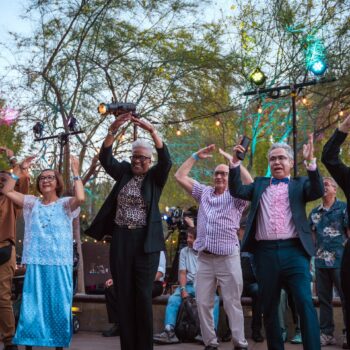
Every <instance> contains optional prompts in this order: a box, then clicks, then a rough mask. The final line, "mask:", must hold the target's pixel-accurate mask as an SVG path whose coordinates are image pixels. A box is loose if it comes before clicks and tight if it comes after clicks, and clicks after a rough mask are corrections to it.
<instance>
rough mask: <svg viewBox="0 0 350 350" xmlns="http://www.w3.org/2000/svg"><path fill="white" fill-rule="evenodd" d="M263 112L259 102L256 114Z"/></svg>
mask: <svg viewBox="0 0 350 350" xmlns="http://www.w3.org/2000/svg"><path fill="white" fill-rule="evenodd" d="M262 112H263V109H262V107H261V102H259V106H258V113H262Z"/></svg>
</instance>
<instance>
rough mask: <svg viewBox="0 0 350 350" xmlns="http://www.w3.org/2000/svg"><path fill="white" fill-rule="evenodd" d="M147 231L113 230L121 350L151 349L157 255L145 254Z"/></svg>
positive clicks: (113, 264) (113, 254)
mask: <svg viewBox="0 0 350 350" xmlns="http://www.w3.org/2000/svg"><path fill="white" fill-rule="evenodd" d="M145 236H146V230H144V229H136V230H128V229H121V228H115V229H114V232H113V237H112V243H111V249H110V267H111V272H112V278H113V281H114V282H115V283H116V284H117V286H118V287H117V297H118V311H119V324H120V345H121V349H122V350H152V349H153V315H152V286H153V280H154V277H155V275H156V272H157V267H158V263H159V252H156V253H150V254H145V253H144V249H143V246H144V241H145Z"/></svg>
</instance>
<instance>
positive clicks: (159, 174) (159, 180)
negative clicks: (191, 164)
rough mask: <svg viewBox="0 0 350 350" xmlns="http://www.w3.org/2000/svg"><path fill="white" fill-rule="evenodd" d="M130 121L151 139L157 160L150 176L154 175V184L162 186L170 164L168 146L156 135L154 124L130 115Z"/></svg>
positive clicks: (166, 177)
mask: <svg viewBox="0 0 350 350" xmlns="http://www.w3.org/2000/svg"><path fill="white" fill-rule="evenodd" d="M131 121H132V122H133V123H134V124H135V125H137V126H138V127H140V128H141V129H143V130H145V131H147V132H148V133H149V134H150V136H151V137H152V139H153V142H154V145H155V147H156V150H157V155H158V162H157V164H156V165H155V166H154V167H153V168H152V176H153V177H154V180H155V182H156V184H157V185H158V186H159V187H163V186H164V185H165V183H166V180H167V179H168V174H169V172H170V169H171V166H172V162H171V158H170V153H169V151H168V148H167V147H166V145H165V144H164V143H163V141H162V139H161V138H160V136H159V135H158V133H157V130H156V128H155V127H154V125H152V124H151V123H148V122H146V121H145V120H142V119H139V118H136V117H131Z"/></svg>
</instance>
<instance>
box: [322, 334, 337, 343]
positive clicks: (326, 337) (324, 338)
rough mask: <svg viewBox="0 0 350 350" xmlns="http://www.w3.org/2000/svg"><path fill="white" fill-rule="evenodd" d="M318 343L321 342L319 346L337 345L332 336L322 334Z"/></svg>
mask: <svg viewBox="0 0 350 350" xmlns="http://www.w3.org/2000/svg"><path fill="white" fill-rule="evenodd" d="M320 341H321V346H327V345H335V344H336V343H337V341H336V339H335V337H334V336H333V335H328V334H324V333H321V337H320Z"/></svg>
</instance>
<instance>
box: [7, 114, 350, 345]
mask: <svg viewBox="0 0 350 350" xmlns="http://www.w3.org/2000/svg"><path fill="white" fill-rule="evenodd" d="M126 123H132V124H134V125H135V126H137V127H139V128H142V129H143V130H144V131H145V132H147V133H148V134H149V136H150V138H151V139H152V140H153V142H154V146H155V150H156V153H157V162H156V163H155V164H154V165H153V164H152V163H153V159H152V158H153V153H154V152H153V151H154V149H153V146H151V145H150V144H149V143H148V142H146V141H144V140H141V139H138V140H136V141H134V142H133V144H132V153H131V157H130V162H128V161H119V160H117V159H116V158H115V157H114V156H113V152H112V151H113V143H114V141H115V137H116V135H117V134H118V133H119V132H120V129H121V128H122V127H124V126H125V124H126ZM349 132H350V116H349V117H347V118H346V119H345V121H344V122H343V123H342V124H341V125H340V126H339V128H338V129H337V130H336V131H335V132H334V134H333V136H332V137H331V138H330V140H329V141H328V142H327V143H326V145H325V147H324V149H323V153H322V162H323V163H324V164H325V166H326V168H327V169H328V171H329V173H330V175H331V176H332V177H322V176H321V174H320V172H319V170H318V166H317V162H316V159H315V158H314V146H313V136H312V135H310V136H309V139H308V143H307V144H305V145H304V146H303V157H304V163H305V167H306V170H307V176H297V177H293V176H292V175H291V171H292V169H293V151H292V149H291V147H290V146H289V145H287V144H285V143H275V144H273V145H272V146H271V148H270V149H269V151H268V154H267V157H268V162H269V167H270V170H271V176H270V177H266V176H265V177H256V178H255V179H253V178H252V177H251V175H250V174H249V172H248V170H247V169H246V168H245V167H243V165H242V164H241V160H240V159H239V158H238V156H237V153H239V152H240V153H244V152H245V151H246V149H245V148H244V147H243V146H242V145H241V144H237V145H236V146H235V147H234V148H233V152H232V154H228V153H226V152H224V151H222V150H219V152H220V153H221V154H222V155H223V156H224V157H225V159H226V161H227V163H225V164H219V165H217V166H216V167H215V169H214V171H213V183H212V185H211V186H208V185H204V184H201V183H199V182H198V181H197V180H195V179H193V178H191V177H190V176H189V174H190V172H191V168H192V167H193V166H194V165H195V164H196V163H197V162H199V161H205V160H206V159H207V158H210V157H212V154H213V152H215V151H216V147H215V145H214V144H212V145H209V146H207V147H205V148H202V149H200V150H198V151H196V152H194V153H193V154H192V155H191V156H190V157H189V158H188V159H187V160H186V161H185V162H184V163H183V164H182V165H181V166H180V167H179V168H178V169H177V171H176V173H175V179H176V181H177V182H178V184H179V185H180V186H181V187H182V188H183V189H184V190H185V191H186V192H187V193H188V194H189V195H190V196H191V197H193V198H194V199H195V200H196V201H197V203H198V216H197V223H196V226H195V227H194V225H190V226H192V227H190V228H189V229H188V232H187V246H186V247H185V248H183V249H182V250H181V252H180V261H179V278H178V283H179V287H178V288H177V289H176V290H175V292H174V293H173V294H172V295H171V296H170V297H169V301H168V305H167V307H166V313H165V322H164V331H163V332H161V333H160V334H154V333H153V318H152V317H153V316H152V297H154V296H155V295H159V294H160V293H162V291H163V288H162V281H163V279H164V275H165V266H164V261H165V257H164V251H165V242H164V234H163V225H162V217H161V212H160V209H159V200H160V196H161V193H162V190H163V188H164V186H165V184H166V182H167V179H168V175H169V172H170V169H171V166H172V162H171V157H170V153H169V151H168V148H167V146H166V145H165V143H164V142H163V141H162V139H161V137H160V136H159V134H158V133H157V130H156V129H155V127H154V125H152V124H150V123H148V122H146V121H143V120H142V119H139V118H136V117H134V116H133V115H132V114H131V113H125V114H122V115H119V116H118V118H116V120H115V121H114V122H113V123H112V124H111V126H110V127H109V131H108V134H107V136H106V138H105V140H104V141H103V144H102V147H101V149H100V153H99V161H100V164H101V166H102V167H103V168H104V169H105V171H106V172H107V173H108V174H109V175H110V176H111V177H112V178H113V180H114V181H115V184H114V186H113V188H112V190H111V192H110V194H109V195H108V197H107V198H106V200H105V202H104V203H103V205H102V207H101V209H100V210H99V212H98V213H97V215H96V217H95V218H94V220H93V222H92V223H91V225H90V227H89V228H88V229H87V230H86V234H88V235H89V236H91V237H93V238H94V239H97V240H101V239H103V237H104V236H106V235H110V236H111V237H112V238H111V245H110V270H111V274H112V279H111V280H110V281H108V282H107V284H106V293H108V295H107V294H106V298H107V300H109V303H110V304H113V305H114V311H115V312H113V310H112V311H111V312H109V315H110V321H111V323H113V327H114V328H112V329H111V330H110V332H109V333H106V334H105V335H106V336H109V335H115V334H120V343H121V349H122V350H152V349H153V343H154V342H156V343H157V342H158V343H163V344H164V343H175V342H177V341H178V339H177V337H176V334H175V327H176V316H177V313H178V310H179V307H180V304H181V301H182V300H186V299H187V298H188V297H195V299H196V304H197V309H198V316H199V322H200V339H201V341H202V342H203V343H204V349H205V350H215V349H218V347H219V339H218V336H217V330H218V314H219V297H218V295H217V290H218V289H219V290H220V293H219V294H220V296H221V298H222V301H223V308H224V310H225V313H226V316H227V321H228V328H229V332H230V337H231V339H232V343H233V347H234V349H235V350H239V349H248V342H247V340H246V336H245V329H244V315H243V308H242V305H241V296H242V293H243V295H248V296H250V297H252V300H253V304H252V311H253V317H252V324H251V328H252V338H253V340H254V341H257V342H261V341H263V340H264V338H263V335H262V333H261V331H262V323H263V324H264V328H265V335H266V343H267V348H268V349H269V350H283V349H284V341H285V340H286V339H287V336H286V335H285V329H284V328H285V326H284V322H283V312H282V317H281V309H282V310H283V303H285V301H283V300H285V299H286V298H281V294H282V296H283V293H284V294H286V295H288V296H289V300H291V302H290V304H292V305H294V311H295V315H296V317H295V319H296V321H295V322H296V327H297V331H298V332H299V333H298V334H299V339H300V341H298V342H302V344H303V347H304V349H306V350H319V349H320V348H321V346H325V345H332V344H335V342H336V339H335V337H334V320H333V312H332V310H333V307H332V300H333V293H334V288H335V289H336V291H337V293H338V295H339V297H340V300H341V303H342V307H343V315H344V336H345V337H344V343H343V344H342V346H343V348H344V349H347V348H349V344H350V339H349V338H350V278H349V266H350V265H349V264H350V244H349V240H348V232H349V229H348V226H349V215H350V211H349V210H347V208H348V207H349V204H350V203H349V202H350V176H349V175H350V168H349V167H348V166H346V165H345V164H344V163H343V162H342V161H341V160H340V147H341V144H342V143H343V142H344V140H345V139H346V136H347V134H348V133H349ZM0 151H1V152H2V153H4V154H5V155H6V156H7V157H8V160H9V169H4V170H1V171H0V209H1V210H0V219H1V225H0V336H1V340H2V342H3V343H4V345H5V348H4V349H5V350H16V349H17V345H24V346H25V347H26V349H27V350H30V349H32V347H33V346H46V347H56V349H62V348H64V347H69V345H70V341H71V338H72V314H71V306H72V298H73V290H72V289H73V278H72V265H73V220H77V217H78V215H79V207H80V205H81V204H82V203H83V202H84V200H85V195H84V183H83V181H82V179H81V177H80V176H79V168H80V167H79V162H78V160H77V159H76V158H75V157H72V158H71V170H72V179H73V183H74V186H73V188H74V191H73V193H71V196H65V197H62V193H63V190H64V184H63V181H62V177H61V175H60V174H59V173H58V172H57V171H55V170H52V169H45V170H43V171H41V173H40V174H39V175H38V177H37V179H36V189H37V192H38V194H40V195H39V196H33V195H28V189H29V173H28V168H29V167H30V165H31V162H32V160H33V157H29V158H27V159H25V160H24V161H22V162H17V159H16V158H15V156H14V154H13V152H11V150H9V149H7V148H6V147H0ZM338 186H339V187H340V188H341V189H342V190H343V192H344V194H345V196H346V198H347V203H343V202H341V201H340V200H338V199H337V188H338ZM320 198H322V203H321V204H320V205H318V206H315V207H314V208H313V209H312V211H311V213H310V215H309V216H307V213H306V208H305V207H306V203H308V202H311V201H314V200H317V199H320ZM21 210H23V217H24V222H25V235H24V246H23V256H22V263H23V264H25V266H26V274H25V282H24V289H23V302H22V306H21V311H20V317H19V323H18V325H17V327H16V328H15V322H14V317H13V312H12V305H11V283H12V279H13V276H14V271H15V242H16V239H15V232H16V219H17V217H18V215H19V213H20V211H21ZM244 213H246V214H244ZM242 217H243V219H242ZM242 226H244V235H243V237H239V232H240V230H241V229H242ZM240 238H241V240H240ZM313 256H314V257H315V258H314V259H315V260H314V261H315V263H314V264H315V268H314V269H315V280H316V287H317V288H316V293H317V296H318V300H319V303H320V316H319V318H318V316H317V313H316V310H315V307H314V303H313V299H312V290H311V287H310V285H311V281H312V276H311V270H312V269H311V268H310V266H311V265H310V264H311V258H312V257H313ZM242 271H243V272H242ZM107 290H108V292H107ZM281 300H282V301H281Z"/></svg>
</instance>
